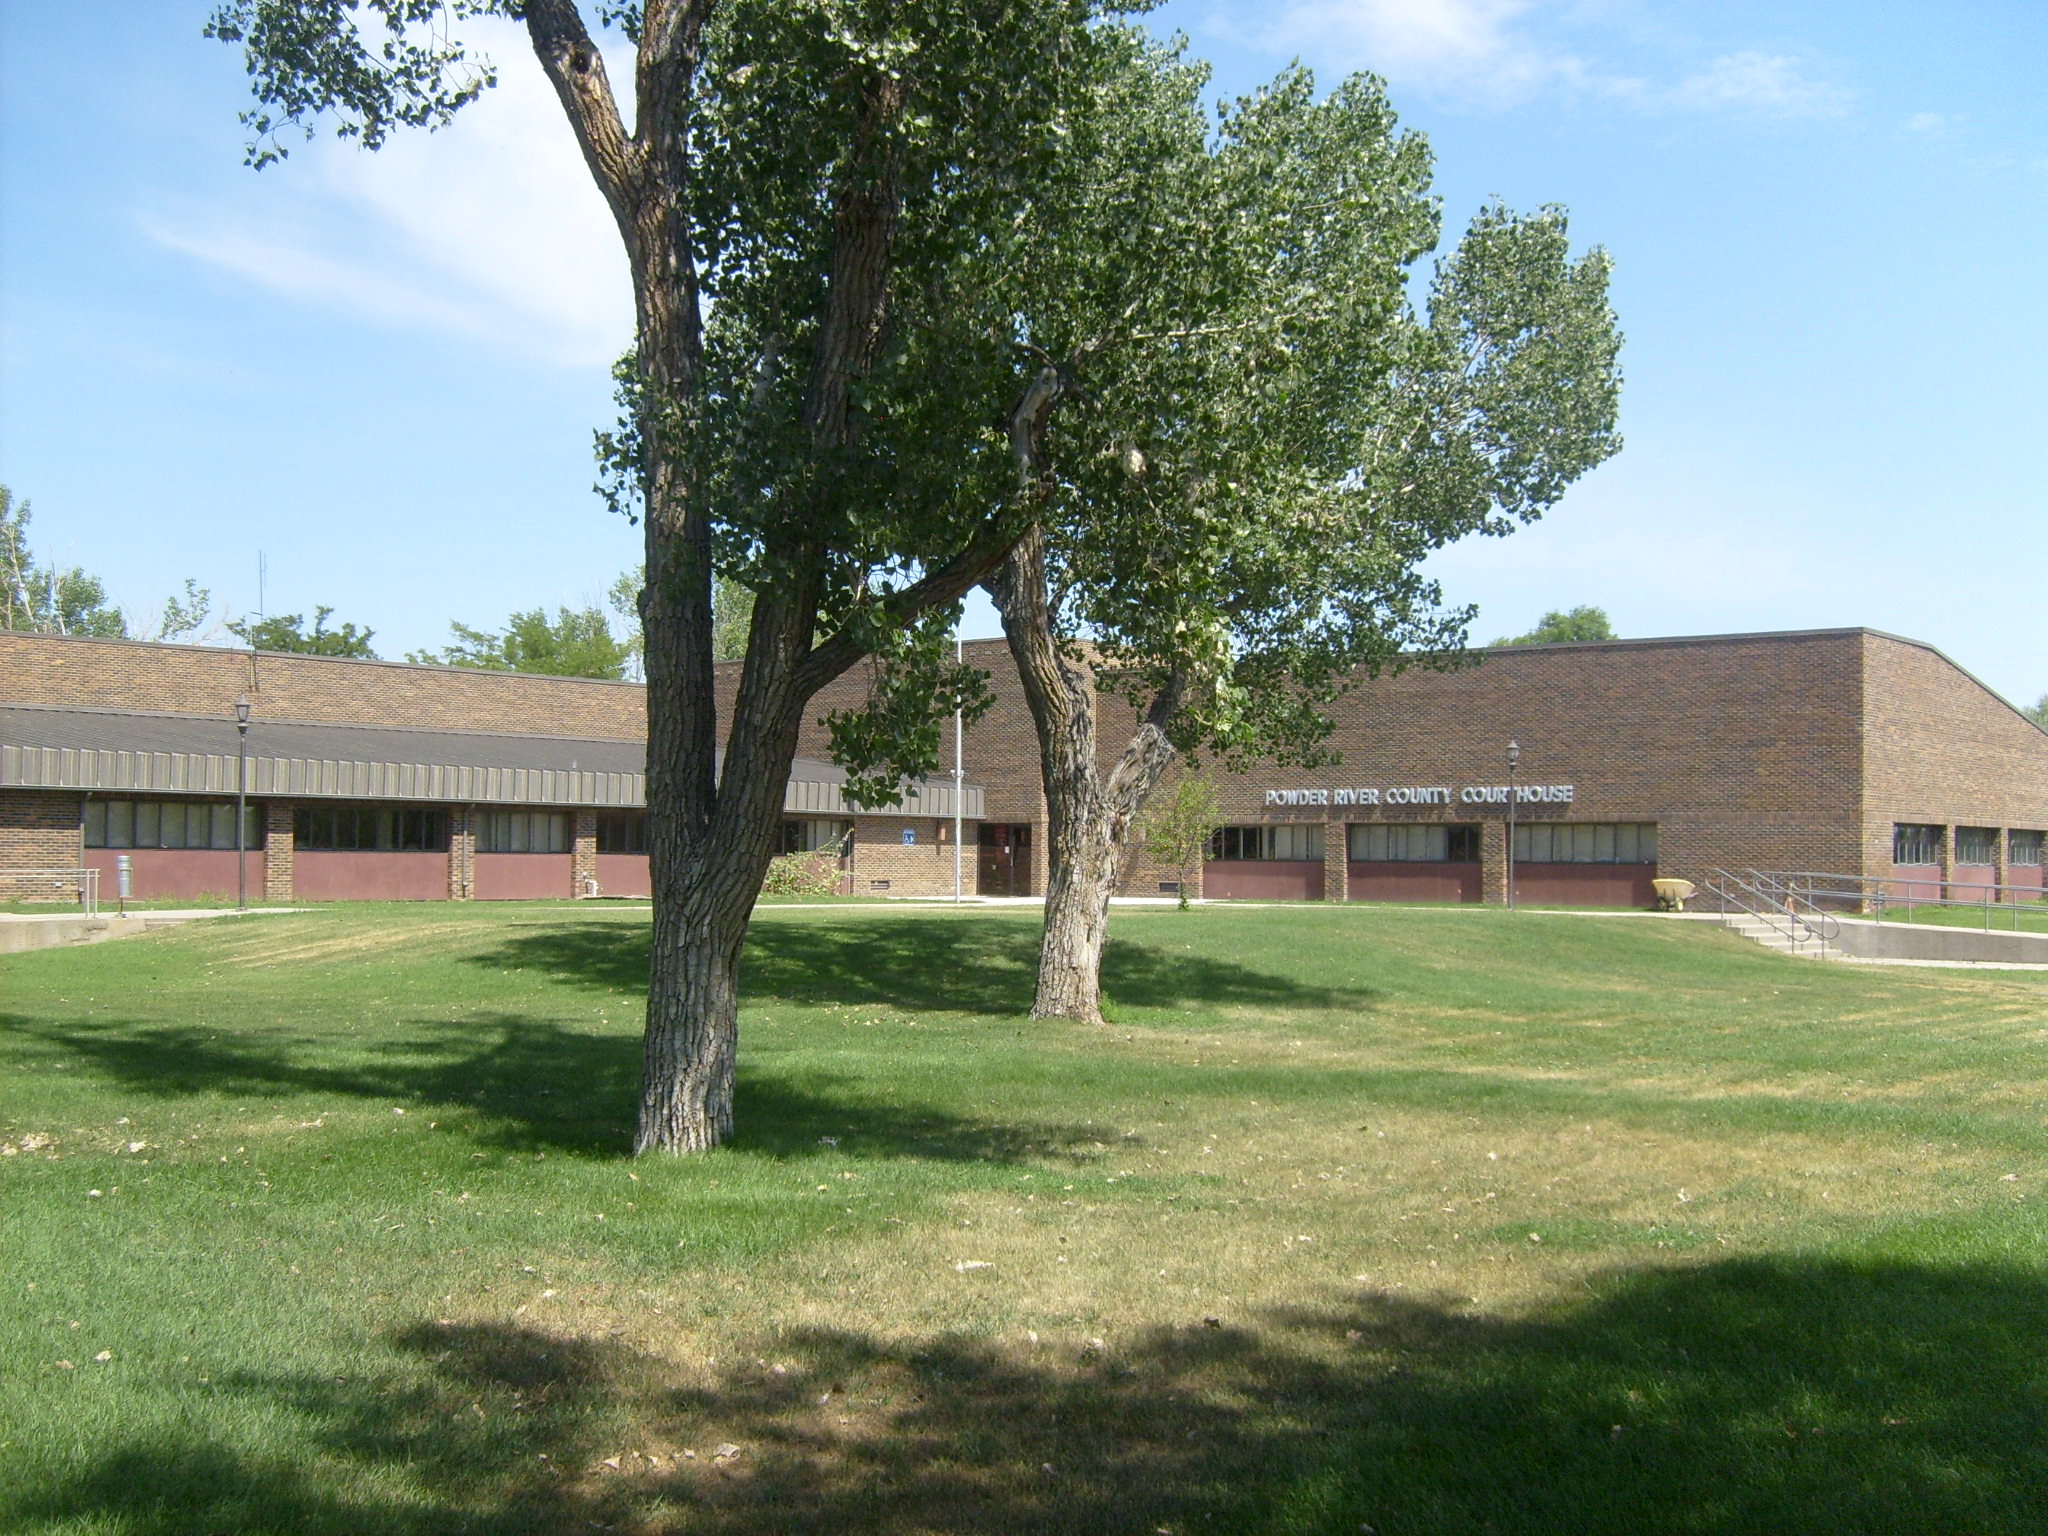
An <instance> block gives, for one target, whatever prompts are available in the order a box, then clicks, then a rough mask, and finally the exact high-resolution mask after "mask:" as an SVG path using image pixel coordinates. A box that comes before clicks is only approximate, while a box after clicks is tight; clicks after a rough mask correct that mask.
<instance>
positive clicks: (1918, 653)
mask: <svg viewBox="0 0 2048 1536" xmlns="http://www.w3.org/2000/svg"><path fill="white" fill-rule="evenodd" d="M967 649H968V655H969V659H970V660H971V661H974V662H977V663H978V664H980V665H981V666H982V667H984V668H985V669H987V670H988V671H989V672H990V673H991V674H992V677H993V679H994V681H993V690H994V693H995V697H996V703H995V706H994V708H993V709H992V710H991V711H990V712H989V714H988V715H986V716H985V717H984V718H983V719H982V720H981V721H980V722H979V723H978V724H976V725H975V726H974V727H972V728H971V729H970V730H969V731H968V733H967V739H966V741H965V743H964V758H965V764H966V773H965V781H964V782H963V784H962V785H961V786H960V789H959V795H960V806H959V814H960V818H961V823H962V826H963V828H964V833H965V837H964V841H965V847H964V849H963V850H962V860H961V862H962V866H963V869H964V883H965V887H966V889H967V890H968V891H969V892H975V891H980V892H985V893H994V894H1018V895H1023V894H1037V893H1039V892H1041V891H1042V890H1043V886H1044V867H1043V848H1044V839H1045V813H1044V801H1043V797H1042V794H1041V792H1040V788H1039V782H1038V763H1037V748H1036V743H1035V740H1034V738H1033V736H1032V732H1031V724H1030V719H1029V716H1028V714H1027V713H1026V711H1025V709H1024V706H1023V702H1022V699H1021V697H1020V696H1019V692H1018V688H1017V684H1016V678H1015V674H1014V672H1013V670H1012V669H1011V667H1010V664H1009V659H1008V653H1007V651H1006V649H1005V648H1004V646H1003V645H1002V643H1001V642H1000V641H977V642H971V643H970V644H969V646H968V648H967ZM727 681H728V682H730V681H731V677H730V674H728V676H727ZM860 686H861V683H860V680H859V678H858V677H857V676H855V677H849V678H847V679H844V680H842V681H841V682H840V683H839V684H837V685H835V686H834V688H832V689H831V690H828V691H827V693H826V694H825V695H824V696H823V697H821V698H820V699H819V701H818V706H817V709H816V710H815V711H814V715H815V716H816V717H817V719H816V720H814V722H813V723H812V725H811V726H809V727H808V728H807V729H806V731H805V734H804V737H803V740H802V741H801V743H800V745H799V749H798V750H799V752H800V753H801V754H802V756H801V757H800V759H799V761H798V763H797V765H796V769H795V772H794V773H793V774H792V777H791V780H790V784H789V788H788V791H787V794H786V797H785V809H786V814H787V820H786V821H785V826H784V836H785V847H787V848H789V849H791V850H800V849H804V850H807V849H815V848H820V847H824V848H828V849H829V848H842V849H843V850H844V855H843V858H842V861H841V862H842V870H843V878H844V885H845V888H846V889H848V890H850V891H853V892H856V893H861V894H865V893H869V892H876V893H886V894H889V895H942V894H948V893H950V892H951V891H952V889H953V879H954V868H955V862H954V861H955V854H954V846H953V830H954V819H953V818H954V814H955V807H954V803H953V797H954V794H955V786H954V784H953V782H952V777H951V774H950V772H948V773H945V774H942V775H938V776H935V777H934V779H933V780H931V781H929V782H925V783H920V784H915V785H911V786H908V789H909V791H910V792H909V794H907V796H906V798H905V800H904V803H903V804H902V805H900V806H898V807H896V808H894V809H893V810H884V811H866V810H857V809H855V808H853V807H850V806H848V805H847V804H846V803H845V801H844V799H843V798H842V797H841V795H840V792H839V786H840V784H841V782H842V781H843V775H841V774H840V773H839V771H838V770H837V769H835V768H833V767H832V766H831V765H830V764H829V763H828V762H826V761H825V760H824V759H825V757H826V734H825V731H824V728H823V726H822V725H821V724H819V723H817V720H821V719H822V717H823V716H824V715H825V714H826V713H827V712H829V711H830V710H832V709H834V708H839V707H845V706H846V705H848V704H850V703H852V702H854V700H855V697H856V695H857V691H858V689H859V688H860ZM243 697H246V698H247V699H248V700H249V701H250V705H251V723H250V730H249V737H248V757H247V761H248V773H249V777H248V786H249V801H250V805H251V811H250V815H249V821H248V824H247V825H246V827H245V829H244V834H243V835H244V840H245V844H246V846H247V848H248V850H249V852H248V854H247V855H246V857H247V859H248V865H247V878H248V882H249V888H250V890H251V892H252V893H254V892H258V891H260V892H262V893H263V894H265V895H266V896H268V897H270V898H271V899H279V900H322V899H349V898H363V897H385V898H414V899H435V898H453V899H465V898H479V899H489V898H492V897H536V896H571V895H585V894H593V893H595V894H605V895H634V894H644V892H645V891H646V889H647V873H646V857H645V853H644V846H645V845H644V823H643V820H642V814H643V810H642V808H643V807H644V803H645V780H644V776H643V767H644V764H643V762H642V742H643V740H644V730H645V716H644V712H643V700H642V695H641V690H640V689H639V688H638V687H637V686H634V685H631V684H625V683H606V682H591V681H585V680H581V679H568V678H549V677H536V676H529V675H519V674H511V673H491V672H473V671H461V670H454V669H448V668H439V667H418V666H411V665H403V664H396V663H386V662H357V661H342V660H336V659H333V658H327V657H310V656H288V655H273V654H269V653H264V654H260V655H255V656H252V655H251V654H250V653H248V652H245V651H227V650H214V649H206V648H200V647H191V646H167V645H145V644H137V643H131V642H121V641H101V640H85V639H76V638H67V637H47V636H36V635H20V634H8V633H0V870H4V871H36V870H45V871H47V870H55V869H59V868H71V867H77V866H80V865H88V866H93V867H99V868H101V869H103V870H107V871H111V870H112V869H113V867H114V863H115V860H116V859H117V858H119V857H121V856H122V855H124V854H125V855H126V857H127V858H128V860H129V863H130V868H131V871H132V875H133V878H134V881H135V890H136V894H137V895H138V896H164V897H192V896H198V895H201V894H204V893H215V894H218V893H224V892H230V891H232V890H233V889H234V886H235V879H236V872H235V868H234V851H233V850H234V847H235V837H234V830H235V829H234V819H233V809H232V801H233V794H234V789H235V783H236V778H235V775H236V772H237V764H238V759H237V755H236V746H237V743H236V729H235V720H234V706H235V701H236V700H237V699H238V698H243ZM1118 708H1119V706H1116V705H1114V704H1113V703H1109V702H1107V701H1106V702H1105V704H1104V706H1103V711H1104V718H1103V720H1102V727H1103V736H1104V740H1103V742H1102V747H1103V750H1104V752H1105V753H1106V754H1107V753H1113V752H1116V751H1118V750H1120V749H1121V745H1122V743H1121V741H1119V740H1118V739H1116V738H1117V732H1116V729H1115V725H1116V720H1115V719H1114V718H1113V716H1114V714H1115V712H1116V711H1117V709H1118ZM1334 721H1335V726H1336V729H1335V733H1334V735H1333V736H1332V738H1331V743H1330V744H1331V746H1332V748H1333V749H1334V750H1335V752H1336V753H1337V754H1338V756H1339V761H1338V762H1337V763H1336V764H1335V765H1333V766H1330V767H1327V768H1319V769H1314V770H1307V771H1303V770H1298V769H1292V768H1286V767H1281V766H1270V767H1265V768H1260V769H1256V770H1253V771H1249V772H1245V773H1241V774H1235V775H1224V776H1222V777H1221V778H1220V779H1219V783H1218V789H1219V795H1220V798H1221V802H1222V808H1223V820H1224V822H1225V825H1224V826H1223V827H1222V828H1221V829H1220V830H1219V831H1218V833H1217V835H1216V837H1215V838H1214V840H1213V842H1212V846H1211V849H1210V853H1211V855H1212V857H1211V858H1210V859H1209V861H1208V862H1207V863H1206V865H1205V866H1204V869H1203V871H1202V875H1201V880H1202V885H1203V894H1205V895H1207V896H1209V897H1211V898H1216V897H1239V898H1259V897H1264V898H1287V899H1329V900H1346V899H1348V900H1374V899H1383V900H1421V901H1465V902H1473V901H1499V900H1501V899H1502V898H1503V896H1504V894H1505V891H1506V889H1507V881H1508V870H1509V866H1510V859H1509V850H1510V846H1511V845H1510V839H1509V832H1508V824H1509V820H1510V797H1511V794H1512V811H1513V820H1514V823H1515V830H1514V835H1513V842H1512V847H1513V851H1514V858H1513V861H1512V863H1513V868H1514V881H1515V890H1516V895H1517V898H1518V899H1519V900H1521V901H1525V902H1531V903H1535V902H1563V903H1584V904H1589V905H1642V904H1647V902H1648V901H1649V899H1650V889H1649V882H1650V880H1651V878H1652V877H1653V876H1655V875H1658V874H1665V875H1677V876H1681V877H1685V878H1692V879H1698V878H1699V877H1700V876H1702V875H1704V874H1705V873H1706V872H1707V871H1709V870H1712V869H1714V868H1733V869H1739V868H1759V869H1768V870H1809V871H1825V872H1828V873H1834V874H1844V875H1857V876H1865V877H1876V878H1887V879H1893V880H1895V881H1897V882H1898V884H1897V887H1896V888H1897V889H1900V890H1910V891H1913V892H1914V893H1916V894H1920V895H1927V894H1933V893H1934V892H1936V891H1940V890H1946V891H1949V892H1950V893H1952V894H1953V893H1957V892H1959V891H1962V892H1966V891H1968V890H1973V889H1979V888H1982V887H1985V886H1997V887H2000V888H2003V889H2004V890H2005V892H2006V894H2008V895H2014V894H2021V893H2024V892H2029V891H2039V890H2040V889H2041V873H2042V843H2043V832H2044V830H2048V735H2044V734H2043V733H2042V732H2041V731H2040V730H2039V729H2037V728H2036V727H2035V726H2034V725H2032V724H2031V723H2030V722H2029V721H2028V720H2026V719H2025V717H2023V716H2021V715H2020V714H2019V713H2018V712H2017V711H2015V710H2014V709H2013V708H2012V707H2011V706H2010V705H2008V704H2007V703H2005V702H2004V701H2003V700H2002V699H2000V698H1999V697H1998V696H1997V695H1995V694H1993V693H1992V692H1990V690H1988V689H1986V688H1985V687H1984V686H1983V685H1982V684H1980V683H1978V682H1977V681H1976V680H1975V679H1974V678H1972V677H1970V676H1969V675H1968V674H1967V673H1965V672H1963V671H1962V670H1961V669H1960V668H1958V667H1956V666H1955V665H1954V663H1952V662H1950V661H1949V660H1948V659H1947V658H1946V657H1944V656H1942V655H1941V653H1940V652H1938V651H1936V650H1934V649H1932V648H1931V647H1929V646H1926V645H1923V644H1920V643H1918V642H1916V641H1911V640H1904V639H1900V638H1898V637H1896V636H1892V635H1885V634H1880V633H1878V632H1875V631H1871V630H1863V629H1845V630H1819V631H1810V632H1802V633H1788V634H1764V635H1726V636H1706V637H1691V638H1680V639H1669V640H1630V641H1610V642H1599V643H1592V644H1579V645H1557V646H1533V647H1516V648H1507V649H1500V650H1494V651H1489V652H1485V653H1482V654H1481V655H1480V657H1479V658H1478V660H1477V664H1475V665H1471V666H1466V667H1463V668H1460V669H1457V670H1454V671H1448V672H1443V671H1428V670H1417V671H1412V672H1408V673H1404V674H1402V675H1400V676H1398V677H1390V678H1380V679H1371V680H1365V681H1362V682H1361V683H1360V685H1359V686H1358V687H1357V688H1356V689H1354V690H1353V691H1352V692H1351V693H1349V694H1348V695H1346V696H1345V697H1344V698H1343V699H1342V700H1341V701H1340V702H1339V704H1338V705H1337V707H1336V709H1335V711H1334ZM1510 740H1513V741H1515V742H1516V743H1517V744H1518V746H1519V748H1520V760H1519V764H1518V767H1517V770H1516V773H1515V775H1514V779H1513V782H1512V785H1511V783H1510V779H1509V774H1508V769H1507V745H1508V742H1509V741H1510ZM952 751H953V743H952V741H951V739H950V733H949V736H948V739H947V741H946V743H945V748H944V753H945V760H946V761H947V762H948V763H950V761H951V757H952ZM4 881H11V882H12V885H11V886H9V887H8V892H9V893H10V894H13V895H16V896H34V895H35V894H37V893H38V891H39V890H43V889H46V888H48V886H49V882H48V881H47V880H46V881H43V882H42V883H41V884H40V885H39V884H38V882H37V879H36V877H35V875H34V874H33V873H30V874H26V875H24V874H18V873H17V874H10V875H8V876H5V877H4V880H0V883H4ZM1169 888H1171V881H1170V878H1166V877H1164V876H1163V872H1161V871H1158V870H1155V869H1151V868H1149V867H1147V866H1146V865H1145V863H1144V861H1143V860H1142V858H1140V859H1138V860H1135V861H1134V863H1133V865H1132V867H1131V868H1130V870H1129V871H1128V872H1127V878H1126V881H1125V889H1126V890H1128V891H1132V892H1136V893H1147V894H1149V893H1154V892H1158V891H1160V890H1162V889H1169Z"/></svg>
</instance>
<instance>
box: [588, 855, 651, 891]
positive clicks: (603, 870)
mask: <svg viewBox="0 0 2048 1536" xmlns="http://www.w3.org/2000/svg"><path fill="white" fill-rule="evenodd" d="M653 891H654V877H653V875H652V874H651V873H649V871H648V867H647V855H646V854H644V853H600V854H598V855H597V894H598V895H600V896H648V895H652V894H653Z"/></svg>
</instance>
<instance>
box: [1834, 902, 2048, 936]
mask: <svg viewBox="0 0 2048 1536" xmlns="http://www.w3.org/2000/svg"><path fill="white" fill-rule="evenodd" d="M1871 916H1872V917H1877V916H1878V914H1877V913H1874V912H1873V913H1872V914H1871ZM1881 921H1883V922H1887V923H1938V924H1941V925H1942V926H1944V927H1950V928H1983V927H1985V926H1987V924H1988V926H1989V927H1990V929H1991V931H1992V932H1994V933H2012V932H2015V931H2017V932H2020V933H2048V904H2043V903H2041V902H2024V903H2020V902H2002V903H1994V904H1993V905H1992V906H1991V909H1990V910H1989V912H1987V911H1986V910H1985V908H1984V907H1983V905H1981V904H1979V905H1977V906H1960V907H1929V906H1907V905H1905V904H1903V903H1900V904H1897V905H1894V906H1890V907H1887V908H1886V909H1885V911H1884V914H1883V916H1882V919H1881Z"/></svg>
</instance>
